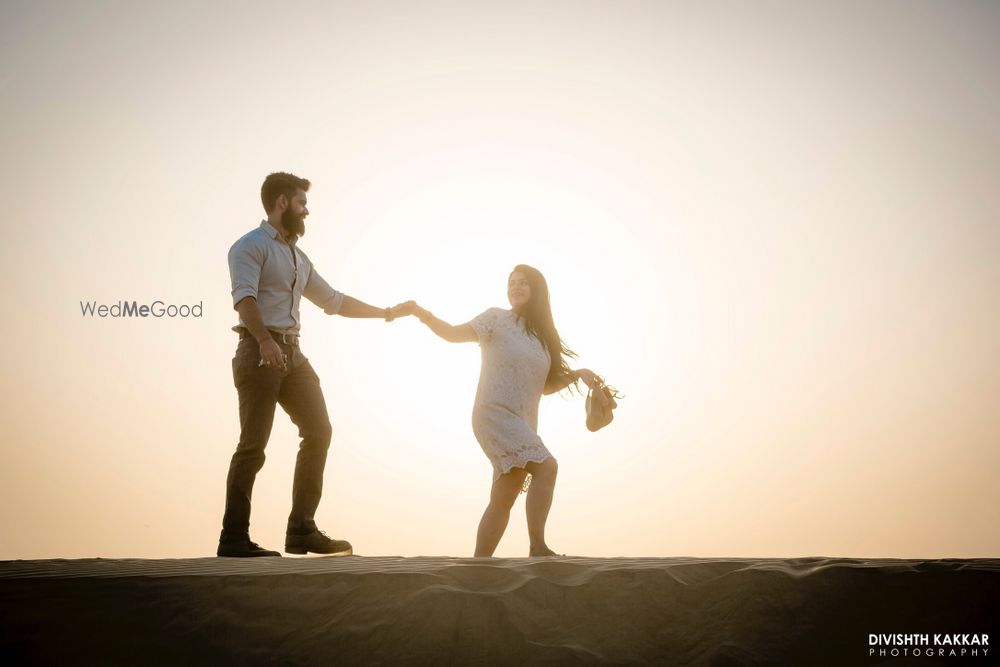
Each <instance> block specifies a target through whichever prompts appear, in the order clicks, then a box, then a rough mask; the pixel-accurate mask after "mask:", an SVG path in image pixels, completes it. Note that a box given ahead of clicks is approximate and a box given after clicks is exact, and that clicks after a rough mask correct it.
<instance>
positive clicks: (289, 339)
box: [238, 327, 299, 347]
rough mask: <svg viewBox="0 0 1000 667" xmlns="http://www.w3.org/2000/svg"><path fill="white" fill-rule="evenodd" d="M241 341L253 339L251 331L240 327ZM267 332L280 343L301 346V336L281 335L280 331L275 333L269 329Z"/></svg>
mask: <svg viewBox="0 0 1000 667" xmlns="http://www.w3.org/2000/svg"><path fill="white" fill-rule="evenodd" d="M238 331H239V334H240V340H243V339H244V338H252V337H253V336H252V335H251V333H250V330H249V329H244V328H243V327H239V329H238ZM267 332H268V333H269V334H271V337H272V338H273V339H274V340H276V341H278V342H279V343H284V344H285V345H293V346H295V347H298V346H299V335H298V334H293V333H281V332H280V331H274V330H273V329H268V330H267Z"/></svg>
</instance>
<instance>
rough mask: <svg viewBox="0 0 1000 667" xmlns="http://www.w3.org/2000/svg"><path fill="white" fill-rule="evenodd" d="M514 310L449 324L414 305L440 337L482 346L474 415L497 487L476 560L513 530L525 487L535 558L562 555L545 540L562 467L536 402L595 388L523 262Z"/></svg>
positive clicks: (512, 289) (516, 276)
mask: <svg viewBox="0 0 1000 667" xmlns="http://www.w3.org/2000/svg"><path fill="white" fill-rule="evenodd" d="M507 300H508V301H509V302H510V306H511V308H510V310H505V309H502V308H490V309H488V310H486V311H485V312H483V313H482V314H480V315H478V316H476V317H475V318H473V319H472V320H471V321H470V322H467V323H466V324H460V325H451V324H448V323H447V322H444V321H442V320H440V319H438V318H436V317H434V315H432V314H431V313H430V312H428V311H427V310H425V309H423V308H421V307H420V306H418V305H416V304H414V305H413V306H412V308H413V313H414V314H415V315H416V316H417V317H418V318H419V319H420V321H421V322H423V323H424V324H426V325H427V326H428V327H429V328H430V329H431V331H433V332H434V333H436V334H437V335H438V336H440V337H441V338H443V339H445V340H447V341H449V342H452V343H462V342H473V341H479V345H480V347H481V348H482V370H481V373H480V376H479V388H478V389H477V391H476V402H475V407H474V408H473V411H472V429H473V432H474V433H475V435H476V439H477V440H478V441H479V444H480V446H481V447H482V448H483V452H485V453H486V456H487V457H488V458H489V459H490V463H492V464H493V488H492V491H491V492H490V502H489V505H487V507H486V511H485V512H483V518H482V520H481V521H480V522H479V531H478V533H477V535H476V553H475V555H476V556H492V555H493V552H494V551H495V550H496V548H497V544H499V542H500V538H501V537H502V536H503V533H504V530H506V528H507V521H508V519H509V518H510V509H511V507H513V505H514V501H515V500H516V499H517V496H518V493H519V492H520V491H521V490H522V489H525V488H526V489H527V500H526V502H525V506H526V507H525V509H526V513H527V518H528V536H529V539H530V541H531V546H530V551H529V555H531V556H554V555H556V554H555V552H554V551H552V550H551V549H550V548H549V547H548V545H546V543H545V522H546V519H547V518H548V515H549V508H550V507H551V505H552V493H553V491H554V489H555V484H556V473H557V471H558V465H557V464H556V460H555V458H554V457H553V456H552V454H551V453H550V452H549V450H548V449H547V448H546V447H545V445H544V444H543V443H542V440H541V438H539V437H538V433H537V430H538V404H539V401H540V400H541V397H542V394H552V393H555V392H558V391H561V390H563V389H565V388H567V387H569V386H570V385H573V384H575V383H576V381H577V380H582V381H583V382H584V383H585V384H586V385H587V386H589V387H591V388H592V389H597V388H598V387H599V386H600V384H601V380H600V378H599V377H598V376H597V375H595V374H594V373H593V372H592V371H590V370H588V369H586V368H581V369H579V370H572V369H571V368H570V367H569V364H568V363H567V361H566V359H567V357H575V356H576V355H575V354H574V353H573V351H572V350H570V349H569V348H568V347H566V344H565V343H563V341H562V340H561V339H560V338H559V332H558V331H557V330H556V327H555V324H554V323H553V321H552V308H551V307H550V305H549V288H548V284H547V283H546V282H545V277H544V276H542V274H541V272H539V271H538V269H535V268H532V267H530V266H526V265H524V264H519V265H518V266H516V267H514V270H513V271H512V272H511V274H510V276H509V278H508V280H507Z"/></svg>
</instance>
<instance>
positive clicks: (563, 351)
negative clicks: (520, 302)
mask: <svg viewBox="0 0 1000 667" xmlns="http://www.w3.org/2000/svg"><path fill="white" fill-rule="evenodd" d="M515 273H523V274H524V276H525V277H526V278H527V279H528V286H529V287H530V288H531V296H530V297H529V298H528V302H527V303H526V304H525V305H524V308H523V309H522V310H521V312H520V313H519V317H522V318H524V328H525V331H527V332H528V333H529V334H531V335H532V336H534V337H535V338H537V339H538V340H540V341H542V343H543V344H544V345H545V348H546V349H547V350H548V351H549V359H550V360H551V361H550V363H549V375H548V377H546V378H545V383H546V384H550V383H554V382H555V381H556V380H558V379H559V378H560V377H562V376H564V375H566V374H567V373H571V372H572V370H571V369H570V367H569V363H567V361H566V358H567V357H569V358H574V359H575V358H576V352H574V351H573V350H571V349H569V347H568V346H567V345H566V343H565V342H563V340H562V339H561V338H560V337H559V331H558V330H557V329H556V325H555V322H553V320H552V306H551V304H550V303H549V284H548V283H547V282H545V276H543V275H542V272H541V271H539V270H538V269H536V268H535V267H533V266H528V265H527V264H518V265H517V266H515V267H514V270H513V271H511V272H510V274H511V275H514V274H515ZM575 385H576V383H575V382H574V383H573V384H572V385H571V386H575Z"/></svg>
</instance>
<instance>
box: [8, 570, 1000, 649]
mask: <svg viewBox="0 0 1000 667" xmlns="http://www.w3.org/2000/svg"><path fill="white" fill-rule="evenodd" d="M0 601H2V607H0V608H2V611H0V620H2V627H3V632H2V635H0V658H5V660H4V664H11V662H10V660H11V659H14V660H16V661H17V662H18V663H20V664H111V665H116V664H120V665H138V664H164V665H178V664H235V663H243V664H288V665H332V664H361V665H368V664H388V665H396V664H454V665H504V664H521V665H524V664H533V665H534V664H655V665H673V664H676V665H686V664H693V665H742V664H798V665H852V664H859V665H876V664H922V665H932V664H951V662H952V661H954V660H958V661H959V662H960V663H961V664H988V663H989V662H991V661H992V659H993V658H995V656H987V657H982V656H983V654H982V649H980V653H979V656H976V657H973V656H971V655H970V654H968V653H966V654H965V656H964V657H956V658H953V659H951V660H949V659H948V657H947V656H945V657H943V658H942V657H938V656H936V657H934V658H927V657H922V658H919V659H916V662H913V663H908V662H907V661H906V659H905V658H902V657H898V658H892V657H891V655H890V656H886V657H879V656H878V655H876V656H874V657H870V656H869V646H868V639H869V637H868V636H869V633H895V632H926V633H946V632H961V633H990V634H991V635H992V633H993V632H994V631H996V630H997V620H998V613H997V612H998V606H1000V560H995V559H977V560H887V559H876V560H861V559H847V558H819V557H817V558H797V559H739V558H714V559H704V558H663V559H659V558H657V559H653V558H615V559H596V558H553V559H537V560H534V559H496V560H478V559H456V558H372V557H349V558H266V559H265V558H261V559H247V560H241V559H218V558H202V559H185V560H104V559H87V560H46V561H6V562H0Z"/></svg>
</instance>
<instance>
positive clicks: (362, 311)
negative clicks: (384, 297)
mask: <svg viewBox="0 0 1000 667" xmlns="http://www.w3.org/2000/svg"><path fill="white" fill-rule="evenodd" d="M337 314H338V315H340V316H341V317H385V316H386V309H385V308H377V307H375V306H370V305H368V304H367V303H365V302H364V301H360V300H358V299H355V298H354V297H353V296H347V295H344V301H343V303H341V304H340V310H339V311H337Z"/></svg>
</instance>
